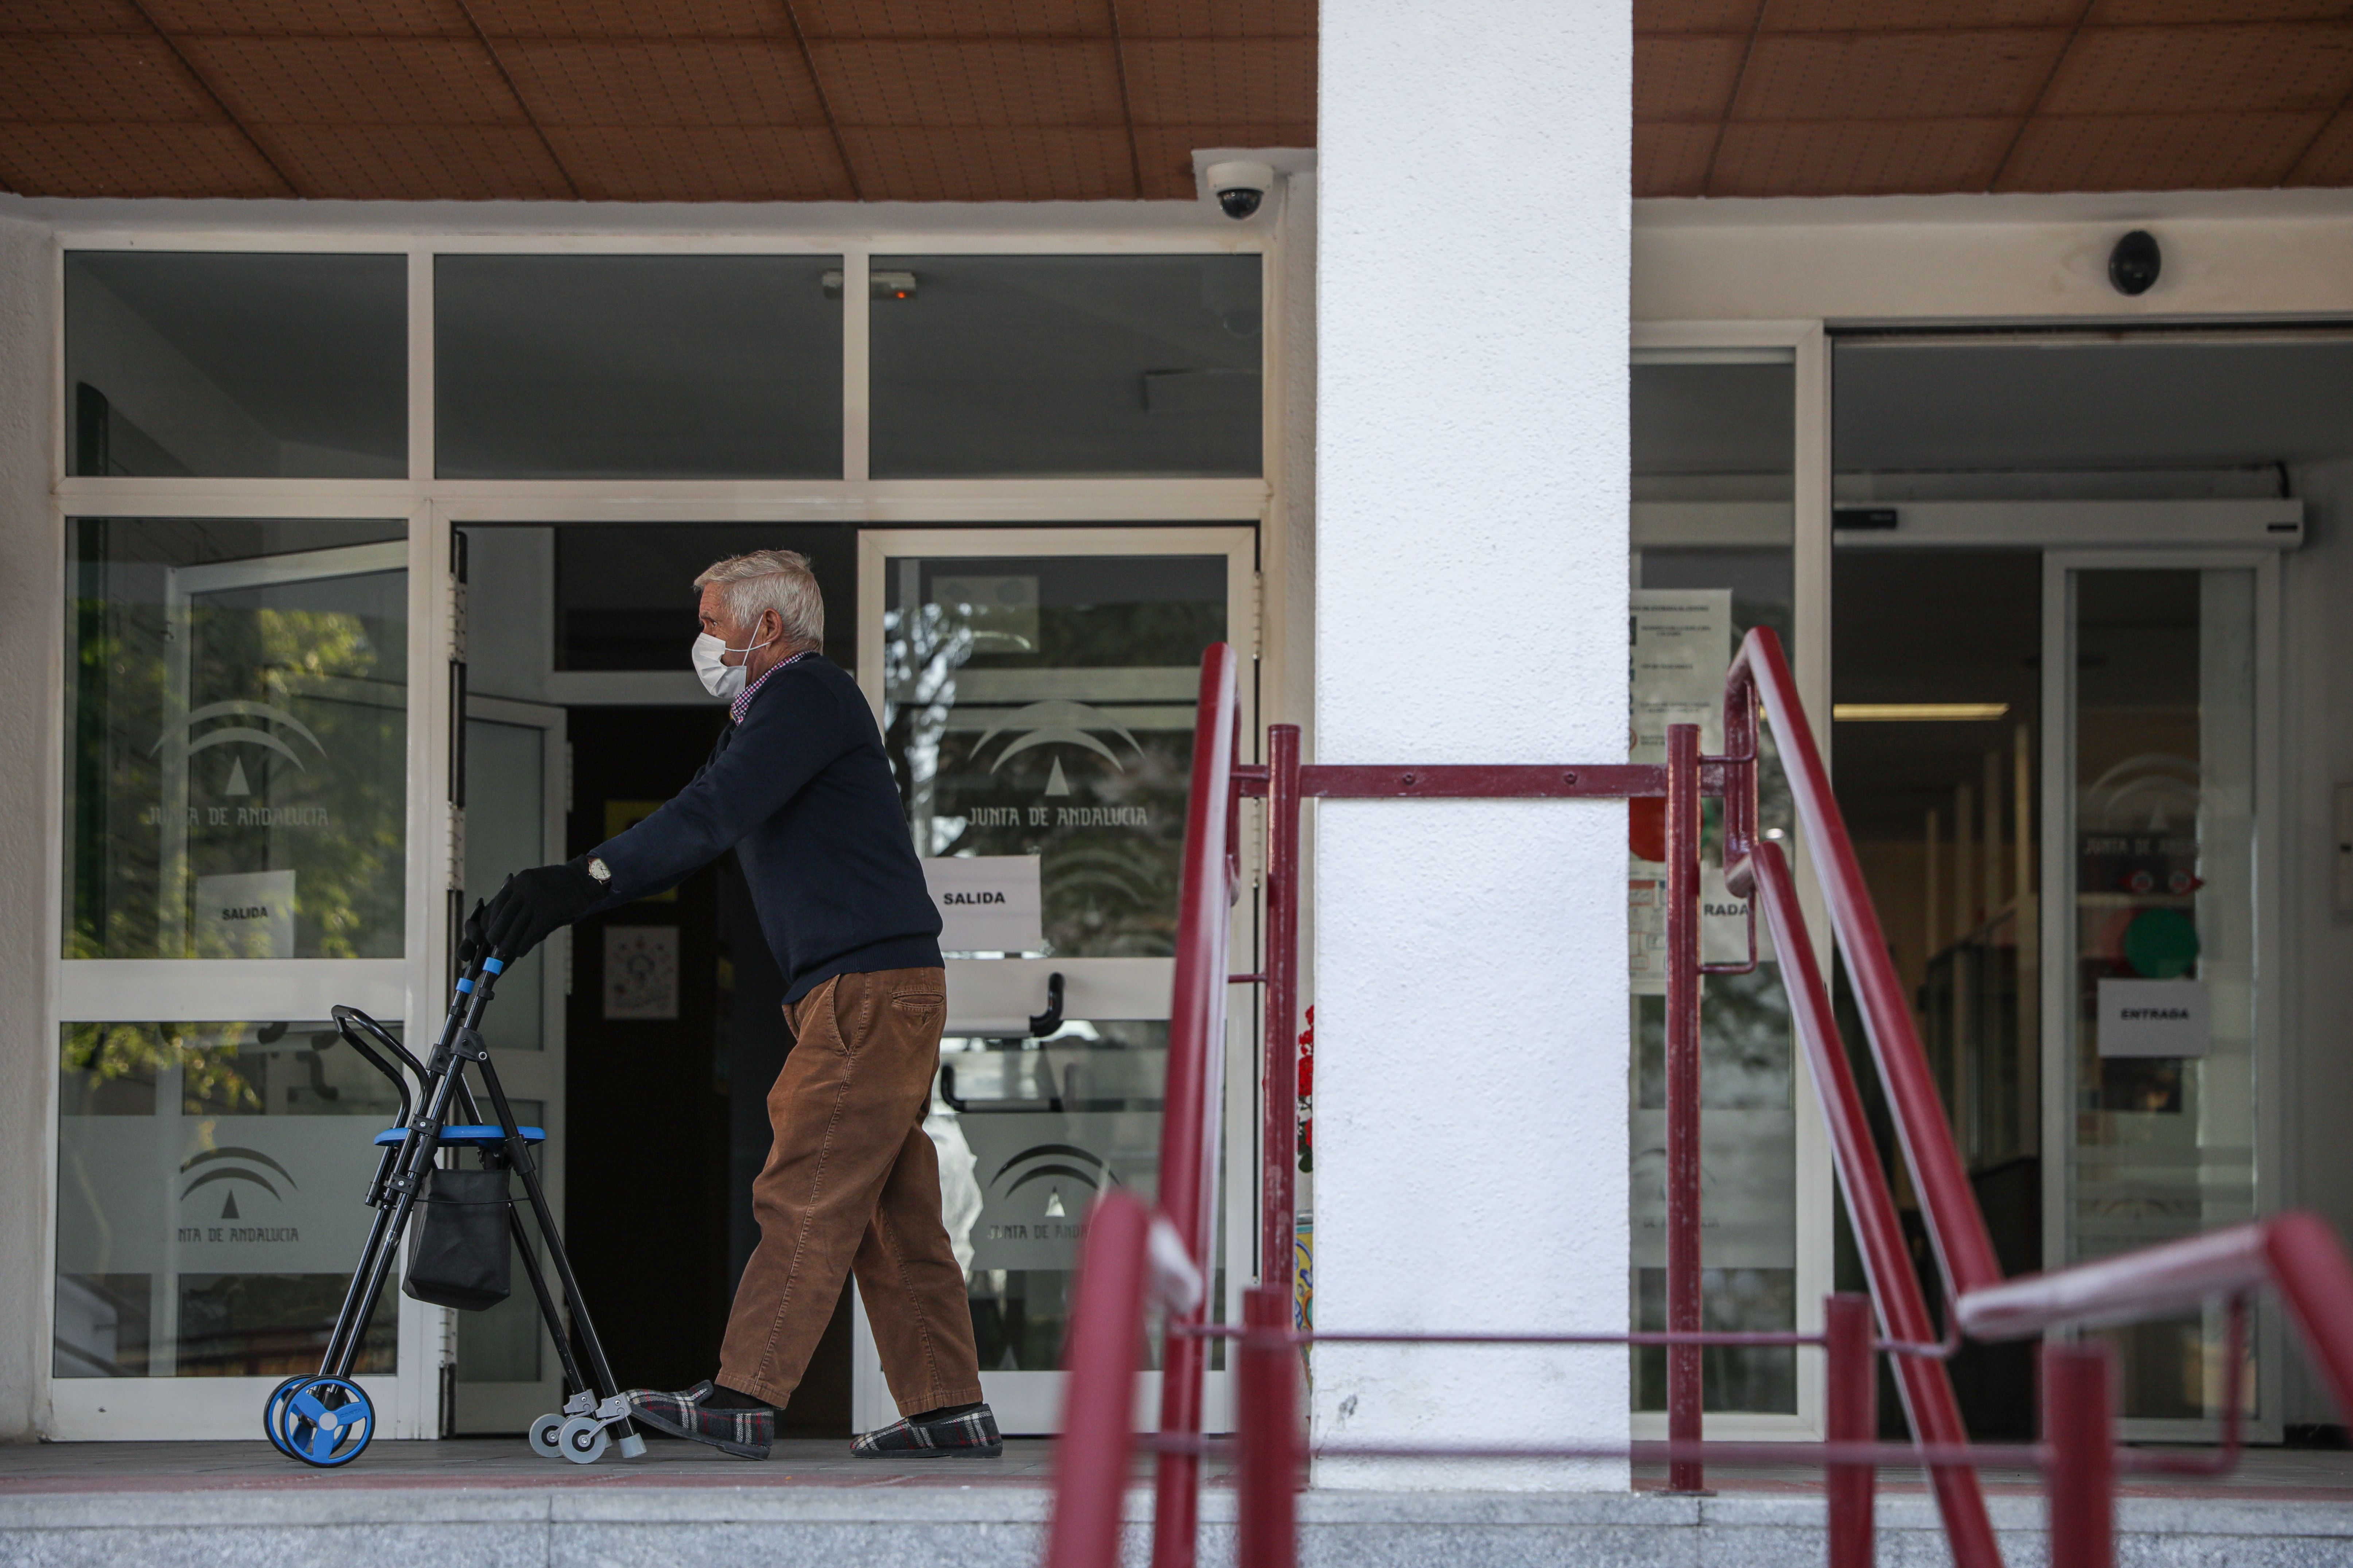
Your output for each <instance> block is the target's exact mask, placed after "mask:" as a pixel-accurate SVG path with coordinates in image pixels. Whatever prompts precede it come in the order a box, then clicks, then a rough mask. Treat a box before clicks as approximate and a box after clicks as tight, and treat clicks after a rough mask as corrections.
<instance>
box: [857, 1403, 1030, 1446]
mask: <svg viewBox="0 0 2353 1568" xmlns="http://www.w3.org/2000/svg"><path fill="white" fill-rule="evenodd" d="M849 1452H850V1454H851V1456H852V1457H853V1458H860V1459H993V1458H997V1455H999V1454H1002V1453H1003V1452H1005V1439H1004V1438H1003V1437H1001V1436H998V1435H997V1417H996V1415H994V1414H992V1413H991V1412H990V1410H989V1408H988V1406H987V1405H982V1406H981V1407H980V1408H979V1409H977V1410H967V1411H965V1413H964V1414H963V1415H944V1416H942V1417H941V1418H940V1419H939V1420H937V1421H926V1422H924V1423H923V1425H921V1426H917V1425H916V1424H915V1423H914V1422H913V1421H894V1422H892V1424H891V1425H890V1426H884V1427H881V1428H880V1429H879V1430H876V1431H872V1432H869V1433H868V1434H866V1436H863V1437H860V1439H858V1441H856V1442H855V1443H852V1444H851V1445H850V1446H849Z"/></svg>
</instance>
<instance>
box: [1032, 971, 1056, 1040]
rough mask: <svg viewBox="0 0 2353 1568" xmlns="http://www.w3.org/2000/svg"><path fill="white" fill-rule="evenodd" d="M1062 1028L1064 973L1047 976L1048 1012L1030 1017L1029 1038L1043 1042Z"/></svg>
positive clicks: (1033, 1014)
mask: <svg viewBox="0 0 2353 1568" xmlns="http://www.w3.org/2000/svg"><path fill="white" fill-rule="evenodd" d="M1061 1026H1062V972H1061V971H1060V970H1059V969H1057V970H1056V971H1054V973H1051V974H1049V975H1048V976H1046V1010H1045V1011H1044V1012H1042V1013H1032V1014H1030V1015H1029V1037H1030V1038H1031V1039H1034V1040H1042V1039H1044V1038H1045V1037H1047V1036H1049V1035H1050V1034H1052V1033H1054V1032H1055V1031H1056V1030H1057V1029H1060V1027H1061Z"/></svg>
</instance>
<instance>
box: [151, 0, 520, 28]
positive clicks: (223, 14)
mask: <svg viewBox="0 0 2353 1568" xmlns="http://www.w3.org/2000/svg"><path fill="white" fill-rule="evenodd" d="M141 4H142V5H144V7H145V9H146V13H147V16H148V17H149V18H151V19H152V20H153V22H154V24H155V26H158V27H161V28H163V29H164V31H165V32H167V33H243V34H247V35H248V36H252V37H287V36H294V37H300V36H302V35H304V34H327V35H334V34H343V35H347V36H360V37H383V36H385V35H386V34H400V33H410V34H436V33H439V34H447V35H448V36H451V37H470V36H471V35H472V32H473V28H472V26H471V25H470V24H469V23H468V22H467V20H466V8H465V6H463V5H460V4H459V0H381V3H380V4H379V3H378V0H141ZM124 5H125V6H126V8H131V7H130V5H129V0H124Z"/></svg>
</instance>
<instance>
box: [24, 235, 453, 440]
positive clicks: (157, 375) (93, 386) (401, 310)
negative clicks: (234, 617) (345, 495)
mask: <svg viewBox="0 0 2353 1568" xmlns="http://www.w3.org/2000/svg"><path fill="white" fill-rule="evenodd" d="M65 280H66V419H67V433H66V444H67V447H66V450H67V467H68V468H69V469H70V470H71V471H72V472H73V473H75V474H78V475H87V476H92V477H96V476H100V475H108V474H121V475H138V476H155V475H198V476H202V477H206V478H215V479H399V478H402V477H404V476H406V474H407V472H408V258H406V257H405V256H263V255H230V254H220V255H212V254H197V253H193V252H160V253H159V252H118V251H95V250H79V251H74V252H71V253H69V255H68V256H67V257H66V265H65Z"/></svg>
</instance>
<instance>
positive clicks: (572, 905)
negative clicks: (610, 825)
mask: <svg viewBox="0 0 2353 1568" xmlns="http://www.w3.org/2000/svg"><path fill="white" fill-rule="evenodd" d="M604 897H605V889H604V886H603V884H601V883H599V882H598V881H597V880H596V878H594V877H592V876H590V875H589V874H588V862H587V860H586V858H581V859H578V860H566V861H565V862H564V864H562V865H560V866H536V867H533V868H532V869H530V870H528V871H518V872H516V873H515V874H514V875H513V876H512V877H509V878H508V879H507V881H506V886H505V887H503V888H501V889H499V892H498V897H496V898H494V899H492V900H491V906H490V908H489V909H488V910H484V911H483V914H482V930H483V932H484V934H485V935H486V936H487V937H488V938H489V940H490V944H491V952H493V953H495V954H496V955H497V956H498V957H500V958H501V959H504V960H505V961H506V962H507V963H513V962H514V961H515V960H516V959H518V958H521V957H522V955H523V954H524V953H526V952H530V951H531V950H532V949H533V948H534V947H537V946H538V945H539V944H540V943H541V942H545V941H546V940H547V933H548V932H550V931H554V930H555V929H556V928H557V927H558V926H568V925H570V924H571V923H572V922H573V921H576V920H578V919H579V918H580V917H581V916H582V915H585V914H586V913H587V912H588V911H589V910H593V909H595V908H596V906H597V904H598V903H600V902H601V901H603V900H604Z"/></svg>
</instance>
